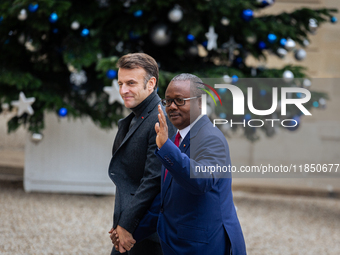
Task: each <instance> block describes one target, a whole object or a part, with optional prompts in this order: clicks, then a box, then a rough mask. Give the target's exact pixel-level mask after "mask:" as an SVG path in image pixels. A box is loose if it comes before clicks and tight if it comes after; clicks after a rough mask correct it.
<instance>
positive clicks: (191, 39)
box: [187, 34, 195, 42]
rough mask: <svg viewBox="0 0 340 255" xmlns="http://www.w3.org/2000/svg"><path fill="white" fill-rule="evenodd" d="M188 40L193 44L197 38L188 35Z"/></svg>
mask: <svg viewBox="0 0 340 255" xmlns="http://www.w3.org/2000/svg"><path fill="white" fill-rule="evenodd" d="M187 40H188V41H189V42H192V41H193V40H195V36H193V35H192V34H188V35H187Z"/></svg>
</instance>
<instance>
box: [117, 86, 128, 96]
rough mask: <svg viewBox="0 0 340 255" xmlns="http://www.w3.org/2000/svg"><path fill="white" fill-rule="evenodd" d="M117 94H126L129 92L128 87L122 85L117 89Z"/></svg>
mask: <svg viewBox="0 0 340 255" xmlns="http://www.w3.org/2000/svg"><path fill="white" fill-rule="evenodd" d="M119 92H120V94H126V93H127V92H129V88H128V86H126V85H125V84H122V85H121V86H120V88H119Z"/></svg>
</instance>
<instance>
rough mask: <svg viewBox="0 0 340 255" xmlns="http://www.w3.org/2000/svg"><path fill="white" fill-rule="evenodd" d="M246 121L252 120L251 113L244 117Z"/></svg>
mask: <svg viewBox="0 0 340 255" xmlns="http://www.w3.org/2000/svg"><path fill="white" fill-rule="evenodd" d="M244 119H245V120H246V121H248V120H250V119H251V115H250V113H247V114H246V115H244Z"/></svg>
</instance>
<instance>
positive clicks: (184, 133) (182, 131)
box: [178, 114, 203, 142]
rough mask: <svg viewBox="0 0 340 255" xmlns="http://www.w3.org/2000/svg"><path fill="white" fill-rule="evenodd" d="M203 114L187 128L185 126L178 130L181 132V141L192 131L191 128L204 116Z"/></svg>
mask: <svg viewBox="0 0 340 255" xmlns="http://www.w3.org/2000/svg"><path fill="white" fill-rule="evenodd" d="M202 116H203V115H202V114H201V115H200V116H198V117H197V119H196V120H195V121H194V122H193V123H191V124H190V125H189V126H187V127H185V128H183V129H181V130H178V132H179V133H180V135H181V140H180V141H181V142H182V140H183V139H184V137H185V136H186V135H187V134H188V133H189V131H190V129H191V128H192V127H193V126H194V125H195V124H196V122H197V121H198V120H199V119H200V118H202Z"/></svg>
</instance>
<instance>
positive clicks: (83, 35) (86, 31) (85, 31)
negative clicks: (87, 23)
mask: <svg viewBox="0 0 340 255" xmlns="http://www.w3.org/2000/svg"><path fill="white" fill-rule="evenodd" d="M89 34H90V30H88V29H87V28H84V29H83V30H82V31H81V36H82V37H86V36H88V35H89Z"/></svg>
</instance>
